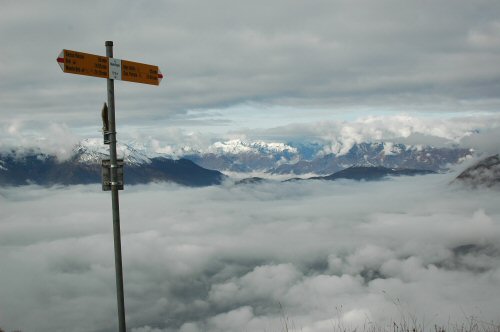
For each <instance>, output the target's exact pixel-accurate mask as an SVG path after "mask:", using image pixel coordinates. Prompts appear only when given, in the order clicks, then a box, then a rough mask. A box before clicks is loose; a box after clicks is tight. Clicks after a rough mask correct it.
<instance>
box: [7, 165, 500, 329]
mask: <svg viewBox="0 0 500 332" xmlns="http://www.w3.org/2000/svg"><path fill="white" fill-rule="evenodd" d="M455 175H456V174H455ZM453 177H454V174H439V175H429V176H423V177H420V178H418V179H416V178H413V177H402V178H398V179H392V180H387V181H381V182H352V181H345V182H342V181H341V182H337V181H336V182H330V181H301V182H287V183H280V182H268V183H262V184H257V185H234V184H232V183H226V184H225V185H222V186H213V187H207V188H185V187H178V186H175V185H169V184H155V185H141V186H128V187H127V188H126V189H125V191H123V192H121V200H120V207H121V230H122V254H123V269H124V285H125V306H126V315H127V324H128V328H129V330H130V331H132V332H173V331H181V332H201V331H207V332H234V331H284V330H285V329H284V327H285V324H286V325H288V326H289V327H290V329H289V331H294V332H298V331H305V332H333V331H344V330H347V331H354V330H355V328H358V330H361V329H363V328H370V329H368V330H369V331H372V329H371V328H373V330H375V331H379V330H390V331H392V330H393V328H394V326H393V323H394V322H396V324H398V326H402V325H404V324H416V326H417V328H419V330H420V329H421V328H425V329H426V330H427V331H428V330H432V331H434V326H435V325H437V326H441V327H444V328H445V330H446V331H453V330H461V328H463V325H462V324H467V325H466V326H469V325H468V324H470V322H471V318H472V322H473V323H477V324H478V326H479V327H480V330H485V331H488V330H492V329H491V326H490V325H488V324H490V323H496V324H498V323H499V321H498V319H499V316H498V308H499V306H500V287H498V286H499V284H500V260H499V259H498V257H499V252H500V247H499V243H500V242H499V241H498V239H499V238H500V224H499V221H500V208H499V205H498V192H495V191H491V190H487V189H484V190H476V191H470V190H467V189H465V188H463V187H461V186H457V185H451V186H450V185H449V182H450V181H451V180H452V179H453ZM0 205H1V206H2V208H1V209H0V245H1V250H0V266H1V267H2V268H1V272H0V327H2V328H3V329H5V330H6V331H9V332H10V331H13V330H16V329H18V330H21V331H23V332H30V331H40V332H46V331H47V332H49V331H50V332H57V331H61V332H62V331H65V332H73V331H75V332H76V331H86V332H89V331H92V332H104V331H106V332H107V331H116V324H117V319H116V297H115V293H114V291H115V279H114V261H113V259H114V255H113V244H112V243H113V241H112V222H111V209H110V204H109V196H108V195H107V194H106V193H103V192H101V191H100V190H99V188H98V186H95V185H89V186H71V187H60V188H57V187H54V188H41V187H35V186H32V187H19V188H0ZM33 216H37V218H33ZM410 329H411V326H410Z"/></svg>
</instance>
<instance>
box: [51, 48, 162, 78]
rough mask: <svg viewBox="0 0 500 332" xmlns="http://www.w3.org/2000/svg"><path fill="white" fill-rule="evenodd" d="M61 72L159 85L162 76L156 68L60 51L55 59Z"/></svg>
mask: <svg viewBox="0 0 500 332" xmlns="http://www.w3.org/2000/svg"><path fill="white" fill-rule="evenodd" d="M57 62H58V63H59V66H60V67H61V69H62V71H63V72H65V73H69V74H78V75H86V76H95V77H101V78H109V79H112V80H121V81H129V82H135V83H144V84H151V85H159V84H160V82H161V80H162V79H163V74H162V73H161V71H160V68H158V66H153V65H147V64H145V63H140V62H133V61H128V60H120V59H115V58H113V57H112V56H100V55H95V54H89V53H83V52H77V51H70V50H62V51H61V53H59V56H58V57H57Z"/></svg>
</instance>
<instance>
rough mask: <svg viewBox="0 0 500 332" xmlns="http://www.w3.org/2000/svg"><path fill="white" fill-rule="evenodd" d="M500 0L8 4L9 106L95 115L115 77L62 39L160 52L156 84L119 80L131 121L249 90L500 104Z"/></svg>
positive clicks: (83, 118)
mask: <svg viewBox="0 0 500 332" xmlns="http://www.w3.org/2000/svg"><path fill="white" fill-rule="evenodd" d="M499 11H500V6H499V5H498V3H497V2H495V1H484V2H482V3H481V4H477V3H471V2H470V1H455V2H454V3H453V4H452V5H451V4H450V3H449V2H448V1H433V2H430V1H426V2H423V3H422V2H416V1H415V2H409V3H405V4H404V5H402V4H401V3H399V2H397V1H391V0H388V1H383V2H377V3H376V4H375V3H373V2H371V1H361V2H356V3H355V4H353V3H352V2H349V1H333V2H332V1H319V2H315V3H314V4H312V3H307V4H306V3H304V2H301V1H274V2H272V3H269V2H263V1H253V2H252V3H247V4H241V3H235V2H231V1H226V0H220V1H216V2H210V3H201V2H199V1H194V0H193V1H182V2H178V1H165V2H161V3H158V2H157V3H150V2H146V1H126V2H125V3H123V2H119V3H118V2H116V1H109V2H106V4H101V3H99V4H98V5H97V2H94V1H87V2H81V3H68V2H65V1H58V0H54V1H50V2H49V5H47V4H46V3H44V4H43V5H42V4H40V3H39V2H37V1H24V2H23V3H22V4H20V3H18V2H14V1H4V2H3V3H2V13H1V14H0V15H1V17H0V18H1V22H2V23H1V24H0V27H1V29H2V31H3V32H4V33H3V34H2V35H1V36H0V38H1V42H2V45H4V46H3V52H2V55H1V56H0V64H1V66H0V73H1V75H2V78H3V79H2V83H1V89H0V91H1V92H0V93H1V95H0V97H1V100H2V105H1V110H0V111H1V112H2V114H3V115H4V116H9V115H11V114H12V113H13V112H15V113H16V114H17V115H18V116H21V117H30V116H31V115H32V114H36V116H37V117H39V118H41V119H50V118H53V117H58V118H60V119H62V121H65V122H69V123H70V125H72V126H73V125H74V126H81V125H86V124H89V123H91V119H93V117H91V115H90V114H91V113H92V112H93V109H94V108H95V107H97V106H96V105H100V104H101V102H102V101H103V100H105V93H106V92H105V82H104V80H99V79H94V78H86V77H75V76H73V77H71V76H72V75H66V74H63V73H61V72H60V70H59V68H58V66H57V65H56V63H55V57H56V56H57V54H58V52H59V51H60V50H61V49H62V48H68V49H76V50H80V51H84V52H89V53H98V54H102V53H104V45H103V43H104V40H107V39H112V40H114V41H115V44H116V47H115V54H116V57H118V58H125V59H130V60H136V61H141V62H146V63H153V64H158V65H159V66H160V67H161V69H162V70H163V72H164V73H165V75H166V78H165V80H164V81H163V83H162V86H160V87H159V88H154V87H149V86H141V85H137V84H129V83H124V82H118V83H117V89H116V90H117V98H118V99H117V100H118V102H117V107H119V109H120V110H121V114H122V115H121V119H123V121H124V122H128V123H137V122H138V121H139V122H140V121H150V119H152V118H154V119H158V118H161V119H168V118H170V117H171V116H172V115H174V114H178V112H181V113H183V112H185V111H187V110H189V109H206V108H211V107H225V106H230V105H235V104H239V103H242V102H247V101H252V102H260V103H263V104H271V105H292V106H296V107H298V106H300V107H303V106H306V107H313V106H318V105H321V106H326V107H333V108H334V107H337V106H339V105H351V106H352V105H354V106H366V105H371V106H378V107H382V108H384V107H388V106H390V107H391V108H399V109H401V108H403V109H412V108H414V107H416V108H421V107H428V108H431V109H432V108H434V109H435V108H440V109H444V110H446V111H456V110H464V109H465V110H468V111H475V110H478V109H479V110H495V111H496V110H497V109H498V98H497V97H496V91H498V89H499V86H498V82H499V77H500V76H499V75H500V67H499V65H498V61H497V58H498V53H499V51H500V46H499V45H500V43H499V42H498V40H499V39H500V38H499V34H500V31H499V29H498V25H499V24H498V20H497V18H498V16H499V15H498V14H499Z"/></svg>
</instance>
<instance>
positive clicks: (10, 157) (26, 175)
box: [0, 140, 472, 186]
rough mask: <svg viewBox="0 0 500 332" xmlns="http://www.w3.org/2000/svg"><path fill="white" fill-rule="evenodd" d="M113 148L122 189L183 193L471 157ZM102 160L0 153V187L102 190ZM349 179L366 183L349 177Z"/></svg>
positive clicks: (372, 150)
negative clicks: (168, 188)
mask: <svg viewBox="0 0 500 332" xmlns="http://www.w3.org/2000/svg"><path fill="white" fill-rule="evenodd" d="M118 147H119V148H118V155H119V157H122V158H123V159H124V161H125V172H124V173H125V177H124V179H125V184H139V183H149V182H159V181H169V182H174V183H178V184H182V185H187V186H208V185H214V184H220V183H222V182H223V181H224V179H226V178H227V176H226V175H224V174H223V172H227V171H237V172H256V171H258V172H265V173H268V174H269V175H273V174H280V175H283V174H286V175H290V177H292V176H296V175H299V174H300V175H305V174H312V175H316V176H317V177H316V178H323V179H327V180H332V179H334V178H335V177H342V176H343V177H344V178H350V177H345V174H344V173H345V172H349V174H351V176H352V177H353V178H366V179H372V178H374V177H375V178H376V177H377V176H378V175H376V174H379V173H380V174H382V173H383V174H384V175H380V176H387V175H401V174H404V172H405V171H404V170H405V169H407V170H408V169H410V170H411V171H407V172H410V173H414V172H427V173H429V172H436V171H443V170H445V169H446V167H447V166H448V165H449V164H454V163H457V162H458V161H460V160H461V159H463V158H466V157H468V156H469V155H470V154H471V153H472V151H471V150H469V149H463V148H434V147H430V146H406V145H403V144H392V143H360V144H353V145H352V146H351V147H350V148H349V149H344V151H343V152H340V151H337V153H324V147H323V146H321V145H320V144H318V143H300V144H297V143H296V144H293V143H290V144H285V143H265V142H250V143H246V142H243V141H240V140H233V141H228V142H225V143H219V144H214V145H213V146H212V148H211V149H210V150H209V151H206V152H197V153H193V150H192V149H186V151H190V152H189V154H186V155H184V156H182V158H178V157H177V158H172V156H169V155H166V154H160V153H157V152H155V151H150V150H148V149H145V148H143V147H140V148H138V147H137V146H135V147H134V146H133V145H131V144H119V146H118ZM102 159H108V148H107V146H105V145H103V144H102V141H100V140H84V141H82V142H81V143H80V144H78V145H77V146H75V147H74V149H73V151H72V154H71V156H70V157H69V158H66V159H64V160H60V159H58V158H57V157H56V156H54V155H50V154H47V153H43V152H41V151H40V150H37V149H27V150H22V149H11V150H7V151H3V152H0V185H23V184H29V183H33V184H39V185H54V184H88V183H100V182H101V166H100V164H101V160H102ZM353 167H355V168H353ZM394 169H398V171H394ZM344 170H345V171H344ZM338 172H340V173H338ZM342 172H344V173H342ZM353 172H358V173H359V172H361V173H364V175H362V174H361V173H359V174H358V175H353V174H354V173H353ZM377 172H378V173H377ZM395 172H396V173H397V172H402V173H401V174H396V173H395ZM404 175H412V174H404Z"/></svg>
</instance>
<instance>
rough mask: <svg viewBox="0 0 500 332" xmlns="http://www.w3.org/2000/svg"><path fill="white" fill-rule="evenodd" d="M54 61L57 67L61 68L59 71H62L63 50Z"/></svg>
mask: <svg viewBox="0 0 500 332" xmlns="http://www.w3.org/2000/svg"><path fill="white" fill-rule="evenodd" d="M56 61H57V64H58V65H59V67H61V70H62V71H64V50H62V51H61V53H59V55H58V56H57V59H56Z"/></svg>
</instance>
